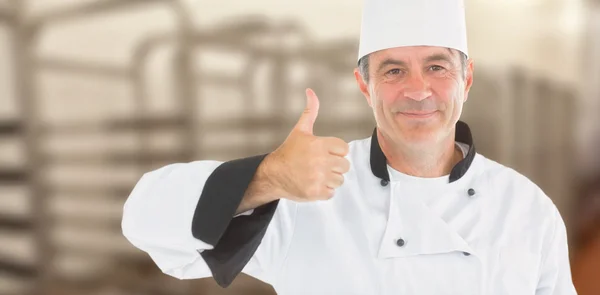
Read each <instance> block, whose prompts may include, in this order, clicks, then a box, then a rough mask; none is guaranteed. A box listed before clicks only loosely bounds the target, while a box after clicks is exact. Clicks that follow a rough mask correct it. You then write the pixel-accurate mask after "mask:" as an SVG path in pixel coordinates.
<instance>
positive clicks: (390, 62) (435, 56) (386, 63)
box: [377, 51, 453, 72]
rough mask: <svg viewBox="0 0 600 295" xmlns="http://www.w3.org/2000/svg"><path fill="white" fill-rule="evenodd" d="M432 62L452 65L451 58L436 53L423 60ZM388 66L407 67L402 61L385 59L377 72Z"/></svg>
mask: <svg viewBox="0 0 600 295" xmlns="http://www.w3.org/2000/svg"><path fill="white" fill-rule="evenodd" d="M450 53H452V51H450ZM432 61H445V62H448V63H450V64H453V62H452V58H451V57H450V56H448V55H447V54H443V53H436V54H433V55H430V56H428V57H427V58H425V60H424V62H425V63H428V62H432ZM390 65H395V66H400V67H408V65H407V64H406V62H404V61H401V60H397V59H393V58H387V59H385V60H384V61H382V62H381V63H380V64H379V67H378V68H377V71H378V72H379V71H381V70H383V68H385V67H387V66H390Z"/></svg>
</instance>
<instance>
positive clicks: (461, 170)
mask: <svg viewBox="0 0 600 295" xmlns="http://www.w3.org/2000/svg"><path fill="white" fill-rule="evenodd" d="M455 141H457V142H462V143H464V144H467V145H469V151H468V152H467V155H466V156H465V157H464V158H463V159H462V160H460V162H458V163H456V165H455V166H454V168H452V171H451V172H450V182H454V181H457V180H459V179H460V178H461V177H463V175H465V173H467V170H469V167H471V164H472V163H473V159H475V143H474V142H473V136H472V135H471V128H469V125H467V123H465V122H462V121H458V122H457V123H456V135H455Z"/></svg>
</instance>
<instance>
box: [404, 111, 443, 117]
mask: <svg viewBox="0 0 600 295" xmlns="http://www.w3.org/2000/svg"><path fill="white" fill-rule="evenodd" d="M435 113H437V111H432V112H400V113H399V114H401V115H403V116H405V117H409V118H429V117H432V116H433V115H435Z"/></svg>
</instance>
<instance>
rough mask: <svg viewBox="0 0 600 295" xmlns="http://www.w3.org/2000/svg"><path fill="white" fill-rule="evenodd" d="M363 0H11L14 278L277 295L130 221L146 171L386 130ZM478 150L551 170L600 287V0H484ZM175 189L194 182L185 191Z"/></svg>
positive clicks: (5, 27)
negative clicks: (371, 100)
mask: <svg viewBox="0 0 600 295" xmlns="http://www.w3.org/2000/svg"><path fill="white" fill-rule="evenodd" d="M361 6H362V1H358V0H327V1H322V0H304V1H282V0H254V1H242V0H220V1H208V0H180V1H178V0H96V1H92V0H0V294H6V295H21V294H23V295H26V294H27V295H71V294H77V295H80V294H85V295H96V294H97V295H129V294H131V295H134V294H135V295H163V294H164V295H171V294H172V295H184V294H186V295H187V294H207V295H208V294H210V295H219V294H240V295H243V294H274V293H273V291H272V289H271V288H270V287H269V286H266V285H264V284H262V283H260V282H258V281H256V280H254V279H252V278H249V277H247V276H245V275H242V276H240V277H239V279H237V280H236V281H235V283H234V285H233V286H232V287H231V288H229V289H225V290H223V289H221V288H219V287H218V286H217V285H216V284H215V283H214V282H213V281H212V279H202V280H189V281H179V280H176V279H172V278H170V277H167V276H166V275H163V274H162V273H160V271H159V270H158V269H157V267H156V266H155V265H154V264H153V263H152V261H151V260H150V258H149V257H148V256H147V255H145V254H144V253H143V252H141V251H138V250H137V249H135V248H134V247H133V246H131V245H130V244H129V243H128V242H127V241H126V240H125V238H124V237H123V236H122V235H121V229H120V221H121V214H122V206H123V203H124V201H125V199H126V198H127V197H128V195H129V192H130V191H131V189H132V188H133V186H134V184H135V183H136V181H137V180H138V179H139V177H141V175H142V174H143V173H144V172H147V171H150V170H152V169H155V168H158V167H161V166H163V165H166V164H169V163H174V162H188V161H193V160H201V159H217V160H227V159H233V158H237V157H243V156H249V155H253V154H257V153H262V152H268V151H270V150H272V149H273V148H275V147H276V146H277V145H278V144H279V143H281V142H282V141H283V140H284V139H285V136H286V135H287V133H288V132H289V130H290V128H291V127H292V126H293V124H294V123H295V122H296V120H297V119H298V117H299V115H300V113H301V111H302V109H303V107H304V103H305V97H304V89H305V88H306V87H311V88H313V89H315V91H316V93H317V95H318V96H319V98H320V100H321V112H320V114H319V118H318V119H317V123H316V126H315V132H316V134H317V135H327V136H338V137H341V138H343V139H345V140H347V141H350V140H354V139H359V138H365V137H368V136H370V133H371V131H372V128H373V127H374V121H373V119H372V113H371V111H370V109H369V107H368V105H367V103H366V101H365V99H364V98H363V97H361V95H360V93H359V91H358V89H357V86H356V84H355V81H354V76H353V73H352V70H353V68H354V66H355V64H356V63H355V62H356V55H357V44H358V37H359V29H360V16H361ZM466 6H467V23H468V30H469V31H468V33H469V46H470V53H471V56H472V57H473V58H474V60H475V82H474V85H473V89H472V91H471V95H470V98H469V101H468V102H467V103H466V105H465V111H464V115H463V120H465V121H466V122H468V123H469V124H470V125H471V126H472V128H473V129H474V130H473V132H474V139H475V143H476V145H477V148H478V151H479V152H480V153H482V154H484V155H486V156H487V157H489V158H491V159H494V160H496V161H499V162H501V163H503V164H505V165H508V166H511V167H513V168H515V169H516V170H518V171H520V172H522V173H524V174H525V175H527V176H528V177H530V178H531V179H532V180H533V181H535V182H536V183H537V184H538V185H539V186H540V187H542V189H544V191H545V192H546V193H547V194H548V195H549V196H550V197H551V198H552V199H553V200H554V202H555V203H556V204H557V206H558V208H559V210H560V211H561V213H562V215H563V217H564V219H565V221H566V223H567V227H568V230H569V236H570V244H569V246H570V251H571V256H572V270H573V275H574V277H575V281H576V284H577V287H578V288H579V289H580V290H579V291H580V294H583V295H588V294H590V295H591V294H595V295H598V294H600V291H598V290H600V287H599V286H598V285H599V282H600V119H599V118H600V115H599V112H600V1H598V0H593V1H592V0H588V1H584V0H503V1H487V0H467V1H466ZM173 197H176V196H173Z"/></svg>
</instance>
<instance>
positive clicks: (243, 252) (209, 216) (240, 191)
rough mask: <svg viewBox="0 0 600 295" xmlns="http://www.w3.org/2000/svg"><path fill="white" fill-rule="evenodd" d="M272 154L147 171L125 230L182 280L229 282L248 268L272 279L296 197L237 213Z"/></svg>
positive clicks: (130, 202)
mask: <svg viewBox="0 0 600 295" xmlns="http://www.w3.org/2000/svg"><path fill="white" fill-rule="evenodd" d="M264 156H265V155H261V156H254V157H249V158H243V159H237V160H233V161H229V162H218V161H197V162H191V163H178V164H171V165H168V166H165V167H162V168H160V169H157V170H154V171H151V172H148V173H146V174H144V175H143V176H142V177H141V179H140V180H139V181H138V183H137V184H136V185H135V187H134V189H133V190H132V192H131V194H130V195H129V197H128V199H127V201H126V202H125V205H124V208H123V219H122V224H121V226H122V231H123V235H124V236H125V237H126V238H127V240H128V241H129V242H130V243H131V244H132V245H134V246H135V247H137V248H139V249H140V250H142V251H144V252H146V253H147V254H148V255H149V256H150V257H151V258H152V260H153V261H154V262H155V263H156V265H157V266H158V267H159V268H160V269H161V271H162V272H164V273H165V274H168V275H170V276H173V277H176V278H179V279H194V278H204V277H209V276H212V277H213V278H214V279H215V280H216V281H217V283H218V284H219V285H221V286H222V287H227V286H228V285H229V284H231V282H232V281H233V279H235V277H236V276H237V275H238V274H239V273H240V272H242V271H243V272H245V273H247V274H249V275H251V276H254V277H256V278H257V279H260V280H262V281H265V282H267V283H271V284H272V283H273V280H274V273H276V268H277V267H278V266H279V265H280V263H282V261H283V257H284V255H285V252H286V251H287V249H288V247H289V243H290V242H291V236H292V231H293V227H294V222H295V214H296V207H295V204H294V203H292V202H285V200H279V201H275V202H272V203H269V204H266V205H263V206H262V207H259V208H256V209H254V210H251V211H249V212H245V213H244V214H239V215H237V216H234V214H235V211H236V210H237V208H238V206H239V204H240V202H241V200H242V197H243V195H244V193H245V191H246V189H247V187H248V185H249V184H250V182H251V180H252V178H253V176H254V174H255V172H256V169H257V168H258V165H259V164H260V163H261V162H262V160H263V159H264Z"/></svg>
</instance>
